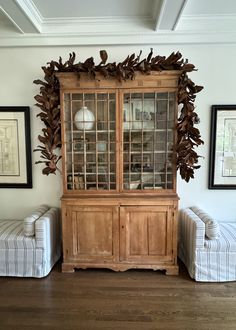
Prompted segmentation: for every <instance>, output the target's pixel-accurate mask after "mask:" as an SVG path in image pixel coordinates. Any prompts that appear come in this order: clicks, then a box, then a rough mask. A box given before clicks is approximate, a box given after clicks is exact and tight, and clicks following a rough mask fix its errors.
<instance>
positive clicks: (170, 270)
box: [166, 266, 179, 275]
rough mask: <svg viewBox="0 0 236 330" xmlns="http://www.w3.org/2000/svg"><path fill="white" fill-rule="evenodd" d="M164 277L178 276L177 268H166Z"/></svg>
mask: <svg viewBox="0 0 236 330" xmlns="http://www.w3.org/2000/svg"><path fill="white" fill-rule="evenodd" d="M166 275H179V266H172V267H170V268H166Z"/></svg>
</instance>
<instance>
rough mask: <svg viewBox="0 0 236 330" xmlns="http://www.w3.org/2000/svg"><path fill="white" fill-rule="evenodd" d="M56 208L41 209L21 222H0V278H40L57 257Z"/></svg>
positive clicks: (57, 219)
mask: <svg viewBox="0 0 236 330" xmlns="http://www.w3.org/2000/svg"><path fill="white" fill-rule="evenodd" d="M60 227H61V226H60V218H59V210H58V209H57V208H49V207H48V206H47V205H41V206H40V207H38V208H37V209H36V210H34V211H33V212H32V213H31V214H29V215H28V216H27V217H26V218H25V219H23V220H0V276H24V277H43V276H46V275H48V273H49V272H50V270H51V269H52V267H53V265H54V264H55V262H56V261H57V260H58V259H59V258H60V255H61V238H60V237H61V234H60Z"/></svg>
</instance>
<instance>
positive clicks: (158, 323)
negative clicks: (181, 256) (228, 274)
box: [0, 264, 236, 330]
mask: <svg viewBox="0 0 236 330" xmlns="http://www.w3.org/2000/svg"><path fill="white" fill-rule="evenodd" d="M9 329H12V330H13V329H14V330H23V329H24V330H38V329H43V330H45V329H50V330H62V329H63V330H71V329H73V330H74V329H76V330H78V329H79V330H84V329H85V330H86V329H91V330H93V329H101V330H105V329H111V330H116V329H117V330H118V329H119V330H120V329H122V330H126V329H129V330H133V329H134V330H139V329H142V330H151V329H152V330H156V329H158V330H159V329H166V330H180V329H181V330H192V329H201V330H206V329H207V330H211V329H212V330H213V329H214V330H218V329H219V330H231V329H232V330H235V329H236V282H227V283H197V282H194V281H193V280H191V279H190V278H189V276H188V274H187V272H186V270H185V268H184V267H183V265H182V264H180V275H179V276H166V275H164V274H163V273H162V272H160V271H156V272H154V271H151V270H150V271H149V270H129V271H126V272H113V271H110V270H103V269H102V270H94V269H93V270H90V269H89V270H78V271H76V272H75V273H73V274H64V273H63V274H62V273H61V272H60V264H57V265H56V266H55V267H54V269H53V271H52V272H51V273H50V274H49V276H47V277H46V278H43V279H27V278H4V277H1V278H0V330H9Z"/></svg>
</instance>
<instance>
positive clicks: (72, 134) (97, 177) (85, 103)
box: [65, 93, 116, 190]
mask: <svg viewBox="0 0 236 330" xmlns="http://www.w3.org/2000/svg"><path fill="white" fill-rule="evenodd" d="M115 100H116V94H115V93H111V94H109V93H98V94H96V93H75V94H73V93H72V94H69V93H68V94H66V95H65V113H66V119H67V121H66V125H65V126H66V134H65V140H66V145H65V147H66V152H67V159H66V162H67V164H66V169H67V175H66V180H67V189H73V190H91V189H92V190H111V189H116V166H115V164H116V134H115V128H116V110H115V109H116V101H115ZM78 113H79V114H78Z"/></svg>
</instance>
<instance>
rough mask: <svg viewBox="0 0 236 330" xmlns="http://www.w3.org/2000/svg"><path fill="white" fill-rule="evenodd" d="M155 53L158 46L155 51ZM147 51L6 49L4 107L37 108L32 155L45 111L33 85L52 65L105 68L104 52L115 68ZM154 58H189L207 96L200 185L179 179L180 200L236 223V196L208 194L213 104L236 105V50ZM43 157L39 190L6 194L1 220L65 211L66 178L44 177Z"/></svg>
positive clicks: (200, 101)
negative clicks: (72, 57)
mask: <svg viewBox="0 0 236 330" xmlns="http://www.w3.org/2000/svg"><path fill="white" fill-rule="evenodd" d="M150 47H152V45H150ZM150 47H147V46H142V45H139V46H116V47H113V46H112V47H106V46H103V45H101V46H99V47H95V46H94V47H92V46H91V47H72V48H71V49H70V48H69V47H41V48H40V47H38V48H37V47H30V48H19V47H18V48H1V51H0V72H1V88H0V105H1V106H10V105H12V106H14V105H18V106H19V105H21V106H23V105H26V106H30V108H31V139H32V150H33V149H35V147H36V146H37V144H38V140H37V136H38V134H40V133H41V129H42V127H43V125H42V124H41V121H40V120H39V119H38V118H36V115H37V113H38V112H39V109H38V108H36V107H35V106H34V104H35V100H34V96H35V95H36V94H37V93H38V91H39V86H37V85H35V84H33V80H34V79H38V78H41V79H42V78H43V71H42V70H41V66H44V65H45V64H46V63H47V62H48V61H50V60H58V58H59V56H62V58H63V61H65V60H67V59H68V57H69V53H70V52H72V51H74V52H75V53H76V54H77V61H84V60H85V59H86V58H88V57H90V56H93V57H94V59H95V62H96V63H99V61H100V58H99V50H100V49H106V50H107V52H108V55H109V58H108V60H109V62H113V61H117V62H119V61H122V60H123V59H124V58H125V57H126V56H127V55H128V54H131V53H133V52H135V53H136V54H138V53H139V51H140V49H142V50H143V57H144V56H146V55H147V54H148V53H149V50H150ZM153 48H154V54H156V55H158V54H159V55H165V56H168V55H169V54H170V53H171V52H172V51H178V50H179V51H180V52H181V53H182V55H183V57H184V58H188V59H189V62H190V63H193V64H194V65H195V66H196V68H197V69H198V71H196V72H193V73H191V75H190V77H191V78H192V80H193V81H194V82H195V83H196V84H199V85H203V86H204V90H203V91H202V92H201V93H199V94H198V95H197V98H196V103H195V105H196V111H197V112H198V114H199V116H200V118H201V122H200V124H199V125H198V128H199V129H200V131H201V135H202V138H203V140H204V141H205V144H204V146H201V147H199V148H198V153H199V154H201V155H202V156H203V157H204V158H202V159H200V164H201V168H200V169H199V170H197V171H196V174H195V179H194V180H192V181H190V182H189V183H185V182H184V181H183V180H182V179H181V178H180V177H179V178H178V194H179V196H180V208H182V207H186V206H191V205H198V206H200V207H202V208H204V209H206V210H207V211H208V212H209V213H210V214H211V215H213V216H215V217H216V218H217V219H222V220H229V219H230V220H236V191H235V190H228V191H227V190H208V188H207V186H208V162H209V156H208V155H209V135H210V111H211V109H210V108H211V105H212V104H236V82H235V76H236V61H235V58H236V45H178V46H176V45H174V46H171V45H165V46H158V47H157V46H156V47H153ZM39 155H40V154H39V153H33V155H32V157H33V165H32V167H33V189H0V218H16V217H23V216H25V215H26V214H27V212H28V211H30V210H31V209H32V208H33V207H34V206H36V205H38V204H40V203H48V204H50V205H53V206H59V205H60V196H61V194H62V189H61V177H60V174H59V173H57V174H56V175H51V176H48V177H47V176H44V175H42V174H41V170H42V166H40V165H35V164H34V163H35V161H36V160H38V159H39Z"/></svg>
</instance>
